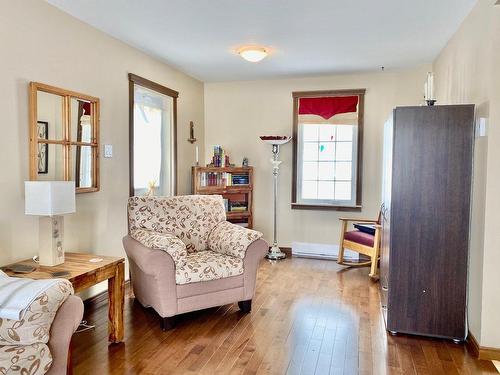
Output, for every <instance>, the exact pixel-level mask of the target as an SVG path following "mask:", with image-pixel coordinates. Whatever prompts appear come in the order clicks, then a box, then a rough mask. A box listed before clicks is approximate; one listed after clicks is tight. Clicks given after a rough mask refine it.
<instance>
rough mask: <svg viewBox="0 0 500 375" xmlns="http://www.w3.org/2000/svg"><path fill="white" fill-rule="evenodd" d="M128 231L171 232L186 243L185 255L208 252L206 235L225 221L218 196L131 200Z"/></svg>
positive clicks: (134, 198)
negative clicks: (206, 250) (186, 252)
mask: <svg viewBox="0 0 500 375" xmlns="http://www.w3.org/2000/svg"><path fill="white" fill-rule="evenodd" d="M128 216H129V230H130V232H132V231H133V230H134V229H147V230H152V231H155V232H159V233H171V234H174V235H175V236H177V237H179V238H180V240H181V241H182V242H184V243H185V244H186V249H187V251H188V252H194V251H201V250H205V249H208V248H209V246H208V235H209V234H210V232H211V231H212V229H213V228H214V227H215V226H216V225H217V224H218V223H220V222H221V221H225V220H226V210H225V208H224V201H223V200H222V196H220V195H180V196H176V197H131V198H129V201H128Z"/></svg>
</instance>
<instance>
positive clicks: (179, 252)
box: [130, 229, 187, 267]
mask: <svg viewBox="0 0 500 375" xmlns="http://www.w3.org/2000/svg"><path fill="white" fill-rule="evenodd" d="M130 237H132V238H133V239H134V240H136V241H138V242H140V243H141V244H143V245H144V246H146V247H149V248H150V249H156V250H162V251H165V252H166V253H168V254H169V255H170V256H171V257H172V259H173V261H174V263H175V267H182V266H183V265H185V264H186V255H187V251H186V245H185V244H184V242H182V241H181V240H180V239H179V238H178V237H176V236H174V235H173V234H170V233H158V232H154V231H152V230H147V229H134V230H131V231H130Z"/></svg>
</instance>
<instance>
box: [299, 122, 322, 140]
mask: <svg viewBox="0 0 500 375" xmlns="http://www.w3.org/2000/svg"><path fill="white" fill-rule="evenodd" d="M302 138H303V140H304V141H305V142H307V141H318V125H311V124H302Z"/></svg>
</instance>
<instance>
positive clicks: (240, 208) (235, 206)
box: [229, 202, 248, 212]
mask: <svg viewBox="0 0 500 375" xmlns="http://www.w3.org/2000/svg"><path fill="white" fill-rule="evenodd" d="M247 210H248V207H247V204H246V203H238V202H230V204H229V211H230V212H245V211H247Z"/></svg>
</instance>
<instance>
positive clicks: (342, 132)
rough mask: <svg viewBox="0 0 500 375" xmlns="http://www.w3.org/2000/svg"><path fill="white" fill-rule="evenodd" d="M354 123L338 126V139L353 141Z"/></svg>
mask: <svg viewBox="0 0 500 375" xmlns="http://www.w3.org/2000/svg"><path fill="white" fill-rule="evenodd" d="M353 128H354V127H353V126H352V125H340V126H337V141H352V133H353Z"/></svg>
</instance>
